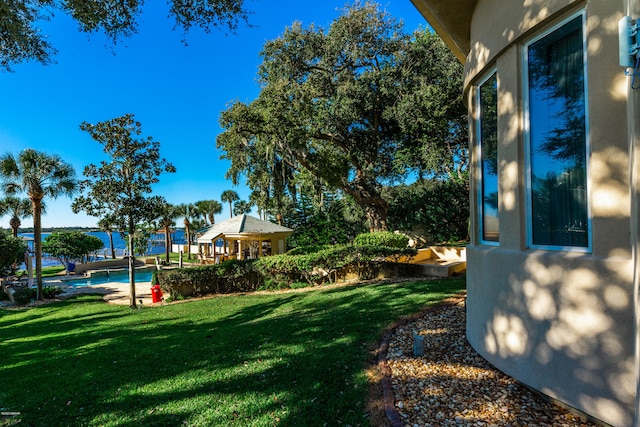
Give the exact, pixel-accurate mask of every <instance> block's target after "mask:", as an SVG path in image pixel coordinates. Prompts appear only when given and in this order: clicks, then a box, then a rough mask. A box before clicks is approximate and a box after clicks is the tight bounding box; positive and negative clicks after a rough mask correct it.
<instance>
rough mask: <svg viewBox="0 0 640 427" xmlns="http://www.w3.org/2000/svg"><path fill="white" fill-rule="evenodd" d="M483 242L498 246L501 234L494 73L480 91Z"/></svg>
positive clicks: (496, 81)
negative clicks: (499, 226)
mask: <svg viewBox="0 0 640 427" xmlns="http://www.w3.org/2000/svg"><path fill="white" fill-rule="evenodd" d="M479 98H480V99H479V104H480V121H479V139H480V153H481V174H482V178H481V186H480V187H481V193H482V194H481V199H482V206H481V215H482V218H481V229H482V231H481V233H482V240H484V241H488V242H497V241H498V240H499V233H498V111H497V110H498V80H497V78H496V75H495V73H494V74H493V75H492V76H491V77H489V78H488V79H487V80H486V81H485V82H484V83H483V84H482V85H481V86H480V88H479Z"/></svg>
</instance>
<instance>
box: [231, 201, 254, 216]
mask: <svg viewBox="0 0 640 427" xmlns="http://www.w3.org/2000/svg"><path fill="white" fill-rule="evenodd" d="M252 207H253V203H251V202H245V201H244V200H238V201H237V202H236V205H235V206H234V207H233V214H234V215H242V214H248V213H249V212H251V208H252Z"/></svg>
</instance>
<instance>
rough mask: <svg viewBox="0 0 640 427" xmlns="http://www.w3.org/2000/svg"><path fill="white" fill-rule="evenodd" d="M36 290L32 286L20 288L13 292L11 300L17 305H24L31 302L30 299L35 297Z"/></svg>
mask: <svg viewBox="0 0 640 427" xmlns="http://www.w3.org/2000/svg"><path fill="white" fill-rule="evenodd" d="M37 292H38V291H37V290H36V289H34V288H20V289H18V290H17V291H15V293H14V294H13V300H14V301H15V302H16V304H18V305H26V304H29V302H31V300H34V299H36V296H37Z"/></svg>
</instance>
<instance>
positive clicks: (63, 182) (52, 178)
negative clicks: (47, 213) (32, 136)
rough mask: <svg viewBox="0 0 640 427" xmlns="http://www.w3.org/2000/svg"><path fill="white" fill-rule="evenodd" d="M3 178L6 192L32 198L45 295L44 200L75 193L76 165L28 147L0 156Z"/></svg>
mask: <svg viewBox="0 0 640 427" xmlns="http://www.w3.org/2000/svg"><path fill="white" fill-rule="evenodd" d="M0 178H2V181H3V185H4V190H5V193H7V194H8V195H14V194H18V193H21V192H22V193H26V194H27V196H29V199H30V200H31V207H32V215H33V244H34V249H35V252H36V284H37V286H38V298H39V299H43V297H42V217H41V215H42V199H44V198H45V197H51V198H54V199H55V198H56V197H58V196H60V195H67V196H72V195H73V194H74V193H75V192H76V189H77V187H78V182H77V181H76V172H75V170H74V169H73V167H72V166H71V165H70V164H68V163H66V162H65V161H63V160H62V158H61V157H60V156H58V155H55V154H52V155H50V154H47V153H44V152H41V151H37V150H34V149H32V148H27V149H26V150H23V151H22V152H21V153H20V154H19V155H18V156H14V155H13V154H11V153H6V154H4V155H3V156H2V157H0Z"/></svg>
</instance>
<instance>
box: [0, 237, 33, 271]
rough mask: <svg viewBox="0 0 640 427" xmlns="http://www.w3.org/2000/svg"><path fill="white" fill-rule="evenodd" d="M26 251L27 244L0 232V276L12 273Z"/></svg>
mask: <svg viewBox="0 0 640 427" xmlns="http://www.w3.org/2000/svg"><path fill="white" fill-rule="evenodd" d="M26 250H27V244H26V243H25V241H24V240H22V239H19V238H17V237H13V236H12V235H11V234H9V233H7V232H5V231H2V230H0V275H3V276H5V275H7V274H9V273H11V272H13V267H14V266H15V264H20V262H22V260H23V259H24V253H25V252H26Z"/></svg>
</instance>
